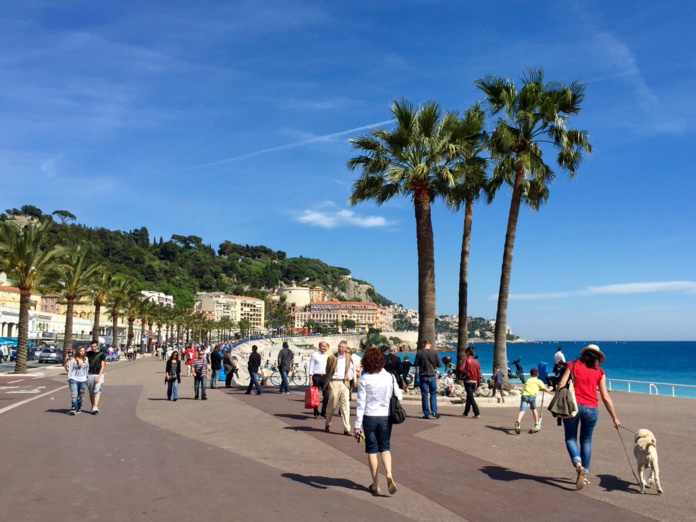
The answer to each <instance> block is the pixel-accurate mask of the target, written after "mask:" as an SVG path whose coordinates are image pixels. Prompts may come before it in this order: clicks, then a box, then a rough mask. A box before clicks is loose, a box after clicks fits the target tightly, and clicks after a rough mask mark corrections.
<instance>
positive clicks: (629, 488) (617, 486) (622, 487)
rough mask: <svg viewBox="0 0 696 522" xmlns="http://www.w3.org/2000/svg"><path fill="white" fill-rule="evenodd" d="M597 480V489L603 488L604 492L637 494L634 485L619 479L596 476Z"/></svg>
mask: <svg viewBox="0 0 696 522" xmlns="http://www.w3.org/2000/svg"><path fill="white" fill-rule="evenodd" d="M597 478H598V479H599V487H600V488H604V489H605V490H606V491H625V492H627V493H638V492H639V490H638V489H637V486H636V484H635V483H633V482H628V481H626V480H623V479H620V478H619V477H616V476H614V475H597ZM634 486H635V487H634Z"/></svg>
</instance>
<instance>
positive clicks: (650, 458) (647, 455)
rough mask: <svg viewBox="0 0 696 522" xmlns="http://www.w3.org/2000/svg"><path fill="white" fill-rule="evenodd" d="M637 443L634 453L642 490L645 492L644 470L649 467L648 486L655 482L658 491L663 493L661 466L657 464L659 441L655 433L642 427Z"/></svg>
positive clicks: (637, 433)
mask: <svg viewBox="0 0 696 522" xmlns="http://www.w3.org/2000/svg"><path fill="white" fill-rule="evenodd" d="M635 443H636V445H635V446H633V454H634V455H635V456H636V461H638V485H639V486H640V492H641V493H645V478H644V477H643V471H645V470H646V469H647V472H648V473H649V475H648V487H650V485H652V484H655V486H656V487H657V492H658V493H662V486H660V467H659V466H658V464H657V442H656V441H655V435H653V433H652V431H650V430H646V429H640V430H638V431H637V432H636V435H635Z"/></svg>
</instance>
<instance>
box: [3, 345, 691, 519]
mask: <svg viewBox="0 0 696 522" xmlns="http://www.w3.org/2000/svg"><path fill="white" fill-rule="evenodd" d="M163 369H164V363H160V362H155V361H153V360H152V359H151V358H147V357H145V358H140V359H138V360H137V361H135V362H131V363H128V362H119V363H114V364H110V365H109V366H108V368H107V383H106V386H105V389H104V396H103V399H102V402H101V404H100V406H101V411H102V413H100V414H99V415H97V416H92V415H89V414H82V415H78V416H75V417H71V416H68V415H66V412H67V410H68V405H69V393H68V390H67V388H66V387H63V386H62V383H64V379H65V377H64V375H63V374H62V373H61V372H60V370H59V369H57V368H52V369H48V368H46V369H43V368H42V373H43V374H44V375H43V376H42V377H39V378H30V379H29V381H30V384H27V386H28V387H30V388H31V389H40V390H41V393H37V394H34V395H31V394H27V395H23V396H20V397H18V396H16V394H15V395H9V394H8V393H9V391H12V390H13V388H10V387H8V386H4V384H5V383H7V382H8V381H10V380H12V381H16V380H17V376H0V440H2V442H3V443H2V450H1V451H2V463H1V465H0V513H2V516H1V517H0V518H1V519H3V520H22V521H29V520H37V521H39V520H40V521H45V520H51V519H59V520H71V519H72V520H100V521H130V520H135V521H137V520H165V519H166V520H173V521H178V520H182V521H183V520H191V519H200V518H205V519H213V520H216V519H223V520H243V519H246V520H264V521H275V520H278V521H281V520H282V521H294V520H303V521H307V520H321V519H333V520H336V519H339V518H341V519H343V520H358V519H363V520H365V519H368V518H369V519H372V520H384V521H390V520H409V519H414V520H423V519H427V520H438V521H440V520H444V521H447V520H470V521H488V520H490V521H493V520H495V521H497V522H499V521H501V520H511V521H524V520H534V521H540V520H541V521H543V520H564V521H573V520H593V521H603V520H612V521H617V520H620V521H621V522H630V521H639V520H650V519H656V520H664V521H682V520H683V521H687V520H688V521H691V520H694V519H696V516H695V515H694V513H695V510H696V499H695V498H694V495H693V494H692V492H691V489H692V487H693V484H694V479H695V478H696V472H694V470H695V469H696V451H694V450H693V441H694V440H696V437H695V435H696V433H695V432H696V407H695V406H696V403H695V402H694V401H693V400H691V399H674V398H667V397H655V396H646V395H638V394H626V393H613V394H612V397H613V398H614V401H615V403H616V406H617V410H618V412H619V416H620V418H621V420H622V422H623V423H624V424H625V425H626V426H627V427H629V428H631V429H638V428H642V427H647V428H650V429H652V430H653V431H654V432H655V434H656V436H657V439H658V450H659V454H660V465H661V471H662V473H661V475H662V485H663V488H664V489H665V493H664V494H663V495H660V496H658V495H656V494H654V491H653V490H649V494H647V495H639V494H638V488H637V485H636V484H635V481H634V479H633V476H632V474H631V470H630V469H629V464H628V461H627V460H626V457H625V455H624V452H623V449H622V447H621V443H620V441H619V437H618V436H617V435H616V431H615V430H614V428H612V427H611V425H610V422H609V421H608V416H607V415H606V413H604V414H603V415H602V414H601V418H600V424H599V425H598V427H597V429H596V431H595V437H594V446H593V460H592V474H593V476H592V477H591V478H592V482H593V485H591V486H589V487H586V488H585V489H584V490H583V491H581V492H577V491H575V484H574V477H573V474H574V472H573V469H572V467H571V466H570V463H569V460H568V457H567V453H566V451H565V446H564V443H563V437H562V431H561V428H559V427H557V426H556V424H555V420H554V419H553V418H552V417H551V416H550V415H548V416H545V417H544V422H543V426H542V431H541V432H540V433H538V434H536V435H530V434H527V433H525V432H523V433H522V434H521V435H519V436H517V435H515V434H514V431H513V430H512V424H513V422H514V418H515V412H516V409H517V408H516V406H517V404H516V402H515V403H513V404H511V405H510V407H508V408H501V407H486V406H485V405H484V406H482V415H481V418H480V419H479V420H474V419H470V418H464V417H462V415H461V411H462V407H461V406H455V405H447V406H443V407H442V410H441V413H442V418H441V419H440V420H427V421H426V420H421V419H420V418H419V417H420V413H419V409H420V408H419V407H418V404H417V403H414V402H411V401H408V402H407V403H406V409H407V411H408V412H409V413H410V414H412V415H413V416H414V417H413V418H409V419H408V420H407V421H406V422H405V423H404V424H403V425H400V426H396V427H395V428H394V434H393V437H392V446H393V448H392V449H393V457H394V476H395V479H396V481H397V484H398V486H399V491H398V492H397V494H396V495H395V496H393V497H389V496H388V495H386V496H384V497H372V496H371V495H370V494H369V493H368V492H367V490H366V488H365V485H366V484H367V483H369V478H368V477H369V472H368V469H367V465H366V458H365V455H364V453H363V451H364V447H363V445H361V444H356V442H355V439H353V438H352V437H346V436H344V435H343V434H342V429H341V427H340V418H338V417H336V418H334V426H336V429H335V430H334V431H335V432H334V433H325V432H324V431H323V420H322V419H318V420H314V418H313V417H312V416H311V415H309V412H307V411H305V409H304V404H303V393H301V392H300V391H297V392H294V393H292V394H290V395H279V394H278V393H277V391H276V390H274V389H268V392H267V393H264V394H263V395H261V396H256V395H253V394H252V395H244V394H243V393H242V392H243V390H240V389H224V388H222V389H219V390H209V392H208V397H209V400H207V401H194V400H193V390H192V379H190V378H184V379H183V382H182V385H181V387H180V400H179V401H178V402H176V403H174V402H169V401H167V400H166V399H165V397H166V394H165V387H164V385H163ZM52 375H55V376H52ZM20 384H21V383H20ZM223 384H224V383H223ZM13 386H17V384H15V385H13ZM3 390H4V392H6V393H4V392H3ZM27 400H28V402H25V401H27ZM524 421H525V422H526V423H527V424H529V423H531V419H530V416H529V415H527V416H526V417H525V419H524ZM524 427H527V428H528V427H529V426H527V425H525V426H524ZM622 435H623V437H624V441H625V443H626V445H627V448H628V451H629V453H630V454H631V462H632V463H633V460H634V459H633V455H632V446H633V441H632V439H631V435H630V433H628V432H625V431H623V433H622ZM629 439H631V440H629ZM383 482H384V481H383ZM382 489H383V491H385V492H386V484H383V486H382ZM194 517H195V518H194Z"/></svg>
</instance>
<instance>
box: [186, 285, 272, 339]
mask: <svg viewBox="0 0 696 522" xmlns="http://www.w3.org/2000/svg"><path fill="white" fill-rule="evenodd" d="M196 310H200V311H210V312H212V313H213V317H214V318H215V320H216V321H219V320H220V319H222V318H223V317H229V318H230V319H231V320H232V321H233V322H235V323H239V321H241V320H243V319H246V320H248V321H249V323H250V324H251V327H252V329H253V330H263V329H264V327H265V326H264V318H265V313H266V303H265V301H264V300H263V299H257V298H255V297H248V296H243V295H228V294H225V293H222V292H199V293H197V294H196Z"/></svg>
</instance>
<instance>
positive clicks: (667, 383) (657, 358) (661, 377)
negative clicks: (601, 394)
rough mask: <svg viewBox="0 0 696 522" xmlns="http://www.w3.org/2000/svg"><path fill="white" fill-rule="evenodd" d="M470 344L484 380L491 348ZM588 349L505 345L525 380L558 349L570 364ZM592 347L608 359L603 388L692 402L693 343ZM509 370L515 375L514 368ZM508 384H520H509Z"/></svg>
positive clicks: (566, 344) (564, 344) (572, 344)
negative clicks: (517, 361)
mask: <svg viewBox="0 0 696 522" xmlns="http://www.w3.org/2000/svg"><path fill="white" fill-rule="evenodd" d="M471 344H472V345H473V346H475V347H476V355H477V357H478V361H479V364H480V365H481V370H482V372H483V373H484V375H486V374H490V372H492V366H493V343H471ZM587 344H588V343H587V342H580V341H534V342H526V343H508V345H507V357H508V361H514V360H515V359H518V358H519V359H521V360H520V364H521V365H522V368H523V369H524V374H525V376H529V369H530V368H532V367H534V366H538V365H539V363H540V362H545V363H547V365H548V369H549V372H550V371H551V368H553V354H554V353H556V351H557V350H558V347H559V346H560V347H561V348H563V353H564V355H565V358H566V360H567V361H570V360H573V359H575V358H577V357H579V356H580V349H581V348H582V347H583V346H586V345H587ZM593 344H596V345H597V346H599V348H600V349H601V350H602V352H603V353H604V355H605V357H606V360H605V361H604V363H603V364H602V369H603V370H604V372H605V374H606V377H607V386H608V387H610V388H611V389H612V390H616V391H628V387H629V385H630V390H631V391H632V392H638V393H653V394H655V393H657V394H658V395H675V396H677V397H693V398H696V341H605V342H601V341H600V342H595V341H593ZM456 350H457V349H456V343H454V344H453V345H452V351H441V352H439V353H440V358H442V357H444V356H445V355H449V356H451V357H452V361H453V362H456V360H457V351H456ZM399 355H402V356H403V355H405V356H407V357H408V358H409V360H410V361H411V362H413V359H414V357H415V352H411V353H408V354H399ZM512 370H513V371H514V370H515V369H514V367H513V368H512ZM624 381H631V382H630V383H627V382H624ZM512 382H513V383H514V382H519V381H518V380H516V379H513V380H512ZM641 383H643V384H641ZM650 384H652V385H653V386H650ZM671 385H678V386H671Z"/></svg>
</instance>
